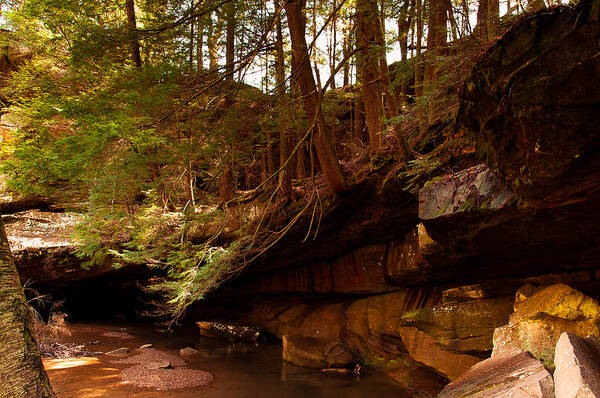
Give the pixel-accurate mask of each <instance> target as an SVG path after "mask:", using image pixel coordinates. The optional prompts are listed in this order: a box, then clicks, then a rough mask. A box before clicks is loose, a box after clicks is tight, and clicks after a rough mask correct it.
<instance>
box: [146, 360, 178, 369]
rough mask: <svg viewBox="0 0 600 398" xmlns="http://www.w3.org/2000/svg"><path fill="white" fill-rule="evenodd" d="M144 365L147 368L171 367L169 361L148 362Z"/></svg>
mask: <svg viewBox="0 0 600 398" xmlns="http://www.w3.org/2000/svg"><path fill="white" fill-rule="evenodd" d="M144 367H146V368H148V369H173V367H172V366H171V361H160V362H148V363H147V364H145V365H144Z"/></svg>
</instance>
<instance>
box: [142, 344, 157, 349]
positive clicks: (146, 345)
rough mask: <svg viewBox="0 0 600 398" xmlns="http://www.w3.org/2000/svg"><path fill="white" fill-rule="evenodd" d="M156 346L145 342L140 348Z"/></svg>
mask: <svg viewBox="0 0 600 398" xmlns="http://www.w3.org/2000/svg"><path fill="white" fill-rule="evenodd" d="M152 347H154V346H153V345H152V344H144V345H143V346H140V348H152Z"/></svg>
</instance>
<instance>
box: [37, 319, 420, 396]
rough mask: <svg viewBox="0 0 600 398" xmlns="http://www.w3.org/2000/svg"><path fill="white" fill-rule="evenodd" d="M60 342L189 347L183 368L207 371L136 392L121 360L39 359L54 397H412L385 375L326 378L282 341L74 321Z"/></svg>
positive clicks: (104, 348)
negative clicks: (288, 353)
mask: <svg viewBox="0 0 600 398" xmlns="http://www.w3.org/2000/svg"><path fill="white" fill-rule="evenodd" d="M69 330H70V332H71V335H70V336H64V337H62V338H61V341H63V342H73V343H76V344H88V343H90V342H95V343H96V344H94V345H90V346H88V350H90V351H95V352H96V351H97V352H108V351H111V350H114V349H117V348H121V347H127V348H129V350H130V353H129V354H128V355H129V356H131V355H135V354H136V353H137V352H140V349H139V347H140V346H141V345H143V344H148V343H150V344H153V346H154V349H155V350H159V351H161V352H164V353H168V354H170V355H178V350H179V349H181V348H183V347H194V348H195V349H197V350H198V351H199V353H198V354H197V355H194V356H191V357H185V361H186V364H185V367H186V368H189V369H200V370H203V371H207V372H210V373H211V374H212V375H213V376H214V380H213V382H212V383H211V384H210V385H208V386H200V387H194V388H183V389H171V390H163V391H157V390H156V389H153V388H141V387H136V386H135V385H132V384H130V383H128V382H126V381H124V380H123V378H122V372H123V370H125V369H127V367H128V366H131V365H127V364H124V363H120V361H119V358H115V357H111V356H107V355H100V354H96V355H93V356H91V355H90V356H89V357H85V358H73V359H67V360H44V364H45V366H46V368H47V370H48V375H49V377H50V381H51V383H52V386H53V387H54V390H55V391H56V393H57V396H58V397H59V398H67V397H77V398H92V397H110V398H121V397H144V398H146V397H161V398H170V397H177V398H184V397H185V398H187V397H203V398H262V397H265V398H269V397H273V398H296V397H298V398H299V397H327V398H329V397H331V398H342V397H348V398H359V397H361V398H362V397H389V396H394V397H409V396H410V394H409V393H408V392H406V391H405V390H403V388H402V387H401V386H400V385H399V384H398V383H397V382H395V381H394V380H393V379H391V378H389V377H388V376H386V375H384V374H381V373H376V372H367V373H366V374H365V375H363V376H361V377H360V378H356V377H354V376H353V375H326V374H323V373H320V372H319V371H318V370H313V369H306V368H302V367H298V366H295V365H292V364H289V363H287V362H284V361H282V360H281V344H278V343H276V342H268V341H261V342H258V343H229V342H227V341H221V340H215V339H208V338H203V337H200V335H199V332H198V331H197V330H194V329H192V328H188V329H182V330H178V331H177V332H176V333H174V334H164V333H158V332H156V331H155V330H154V328H153V326H152V325H150V324H116V323H110V324H109V323H101V324H100V323H73V324H70V325H69Z"/></svg>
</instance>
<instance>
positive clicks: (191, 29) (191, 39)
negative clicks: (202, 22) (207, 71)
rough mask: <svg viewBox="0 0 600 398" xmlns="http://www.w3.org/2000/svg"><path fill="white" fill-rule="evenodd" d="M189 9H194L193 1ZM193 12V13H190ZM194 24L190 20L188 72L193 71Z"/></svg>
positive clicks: (193, 20) (193, 19) (192, 20)
mask: <svg viewBox="0 0 600 398" xmlns="http://www.w3.org/2000/svg"><path fill="white" fill-rule="evenodd" d="M191 9H192V10H193V9H194V0H192V2H191ZM192 12H193V11H192ZM194 22H195V18H191V19H190V71H191V70H194V36H195V35H194Z"/></svg>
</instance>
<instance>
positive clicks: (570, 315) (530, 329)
mask: <svg viewBox="0 0 600 398" xmlns="http://www.w3.org/2000/svg"><path fill="white" fill-rule="evenodd" d="M517 299H518V300H522V297H520V295H519V293H517ZM518 300H517V302H516V303H515V312H514V313H513V314H512V315H511V316H510V320H509V324H508V325H506V326H503V327H501V328H498V329H496V331H495V332H494V351H493V355H499V354H501V353H503V352H505V351H507V350H511V349H514V348H520V349H522V350H525V351H528V352H530V353H531V354H532V355H533V356H535V357H536V358H538V359H540V360H541V361H542V362H543V363H544V365H545V366H546V367H548V368H549V369H553V368H554V354H555V346H556V343H557V341H558V339H559V338H560V336H561V334H562V333H563V332H568V333H571V334H574V335H577V336H581V337H586V336H589V335H591V336H600V304H598V301H596V300H594V299H592V298H591V297H588V296H586V295H584V294H583V293H581V292H579V291H577V290H575V289H573V288H571V287H569V286H567V285H564V284H560V283H559V284H555V285H552V286H548V287H546V288H543V289H539V290H537V291H536V292H535V293H533V294H532V295H531V296H529V297H528V298H526V299H524V300H522V301H520V302H519V301H518Z"/></svg>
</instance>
